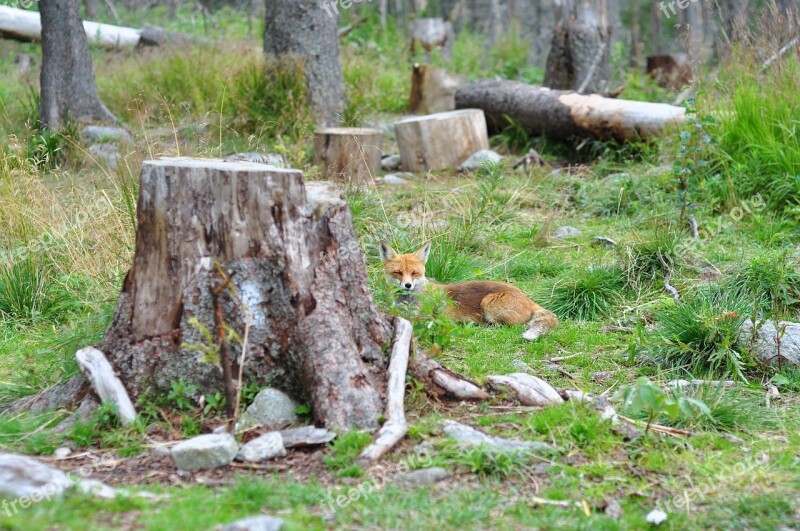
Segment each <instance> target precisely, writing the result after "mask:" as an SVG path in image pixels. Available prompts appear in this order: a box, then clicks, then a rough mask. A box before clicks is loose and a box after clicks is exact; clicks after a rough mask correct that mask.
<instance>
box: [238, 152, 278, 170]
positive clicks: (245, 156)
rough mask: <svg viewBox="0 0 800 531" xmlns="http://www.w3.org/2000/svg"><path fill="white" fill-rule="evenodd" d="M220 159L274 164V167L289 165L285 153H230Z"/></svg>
mask: <svg viewBox="0 0 800 531" xmlns="http://www.w3.org/2000/svg"><path fill="white" fill-rule="evenodd" d="M222 160H224V161H225V162H253V163H255V164H266V165H267V166H275V167H276V168H290V167H291V166H290V165H289V161H288V160H287V159H286V156H285V155H281V154H276V153H232V154H230V155H228V156H227V157H225V158H224V159H222Z"/></svg>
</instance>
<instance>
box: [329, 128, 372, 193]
mask: <svg viewBox="0 0 800 531" xmlns="http://www.w3.org/2000/svg"><path fill="white" fill-rule="evenodd" d="M382 154H383V152H382V150H381V132H380V130H378V129H365V128H355V127H326V128H324V129H317V132H316V134H315V135H314V163H315V164H317V165H319V166H320V167H321V169H322V175H323V176H324V177H325V178H326V179H331V180H334V181H339V182H344V183H346V184H355V185H363V184H372V182H373V179H374V178H375V176H376V175H377V173H378V171H380V169H381V155H382Z"/></svg>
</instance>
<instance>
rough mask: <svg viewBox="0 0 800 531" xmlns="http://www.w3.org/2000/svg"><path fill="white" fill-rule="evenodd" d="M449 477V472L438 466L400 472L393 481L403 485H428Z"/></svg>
mask: <svg viewBox="0 0 800 531" xmlns="http://www.w3.org/2000/svg"><path fill="white" fill-rule="evenodd" d="M449 477H450V472H448V471H447V470H445V469H444V468H440V467H431V468H420V469H419V470H412V471H411V472H406V473H405V474H400V475H399V476H398V477H397V479H395V483H397V484H398V485H402V486H404V487H416V486H418V485H430V484H431V483H436V482H438V481H442V480H444V479H447V478H449Z"/></svg>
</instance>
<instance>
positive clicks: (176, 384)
mask: <svg viewBox="0 0 800 531" xmlns="http://www.w3.org/2000/svg"><path fill="white" fill-rule="evenodd" d="M197 390H198V389H197V386H196V385H192V384H187V383H186V382H185V381H184V380H183V378H180V379H178V380H173V381H172V382H170V390H169V394H168V395H167V400H169V402H170V403H171V404H172V405H173V406H174V407H175V409H177V410H178V411H190V410H191V409H193V408H194V400H193V399H192V395H194V394H195V393H196V392H197Z"/></svg>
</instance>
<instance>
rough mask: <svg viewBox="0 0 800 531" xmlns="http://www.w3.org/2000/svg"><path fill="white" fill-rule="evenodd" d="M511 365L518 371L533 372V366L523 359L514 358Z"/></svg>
mask: <svg viewBox="0 0 800 531" xmlns="http://www.w3.org/2000/svg"><path fill="white" fill-rule="evenodd" d="M511 367H513V368H514V370H515V371H518V372H527V373H531V372H533V368H532V367H531V366H530V365H528V364H527V363H525V362H524V361H522V360H514V361H512V362H511Z"/></svg>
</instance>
